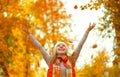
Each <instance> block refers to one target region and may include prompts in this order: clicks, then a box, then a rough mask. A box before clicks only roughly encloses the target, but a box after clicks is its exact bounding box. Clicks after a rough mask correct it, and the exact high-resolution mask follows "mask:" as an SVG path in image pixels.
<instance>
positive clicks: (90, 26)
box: [87, 23, 96, 32]
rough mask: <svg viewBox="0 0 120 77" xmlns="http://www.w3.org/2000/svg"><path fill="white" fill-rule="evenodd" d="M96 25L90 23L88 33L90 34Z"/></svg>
mask: <svg viewBox="0 0 120 77" xmlns="http://www.w3.org/2000/svg"><path fill="white" fill-rule="evenodd" d="M95 25H96V24H95V23H93V24H91V23H90V24H89V27H88V29H87V31H88V32H89V31H91V30H92V29H93V28H94V27H95Z"/></svg>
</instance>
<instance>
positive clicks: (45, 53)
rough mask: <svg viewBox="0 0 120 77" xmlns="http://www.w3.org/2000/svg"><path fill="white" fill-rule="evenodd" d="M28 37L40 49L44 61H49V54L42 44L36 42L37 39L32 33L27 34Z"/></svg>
mask: <svg viewBox="0 0 120 77" xmlns="http://www.w3.org/2000/svg"><path fill="white" fill-rule="evenodd" d="M29 37H30V39H31V41H32V42H33V43H34V44H35V46H37V48H38V49H39V50H40V52H41V54H42V56H43V58H44V60H45V61H46V63H47V64H48V63H49V60H50V55H49V54H48V53H47V52H46V51H45V49H44V48H43V47H42V45H41V44H40V43H39V42H38V40H36V39H35V37H33V35H32V34H29Z"/></svg>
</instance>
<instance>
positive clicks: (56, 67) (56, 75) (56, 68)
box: [47, 57, 75, 77]
mask: <svg viewBox="0 0 120 77" xmlns="http://www.w3.org/2000/svg"><path fill="white" fill-rule="evenodd" d="M62 61H63V64H64V66H65V67H66V77H75V70H74V66H73V64H72V61H71V60H70V59H69V58H67V57H65V58H64V59H62V58H60V57H58V58H57V64H52V65H51V66H50V68H49V69H48V72H47V77H62V70H61V66H60V63H61V62H62Z"/></svg>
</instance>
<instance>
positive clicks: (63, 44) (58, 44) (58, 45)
mask: <svg viewBox="0 0 120 77" xmlns="http://www.w3.org/2000/svg"><path fill="white" fill-rule="evenodd" d="M59 45H64V46H66V44H65V43H58V44H57V46H59Z"/></svg>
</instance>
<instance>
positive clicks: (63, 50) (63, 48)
mask: <svg viewBox="0 0 120 77" xmlns="http://www.w3.org/2000/svg"><path fill="white" fill-rule="evenodd" d="M56 53H57V54H60V55H65V54H66V53H67V47H66V45H65V44H64V43H59V44H57V46H56Z"/></svg>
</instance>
